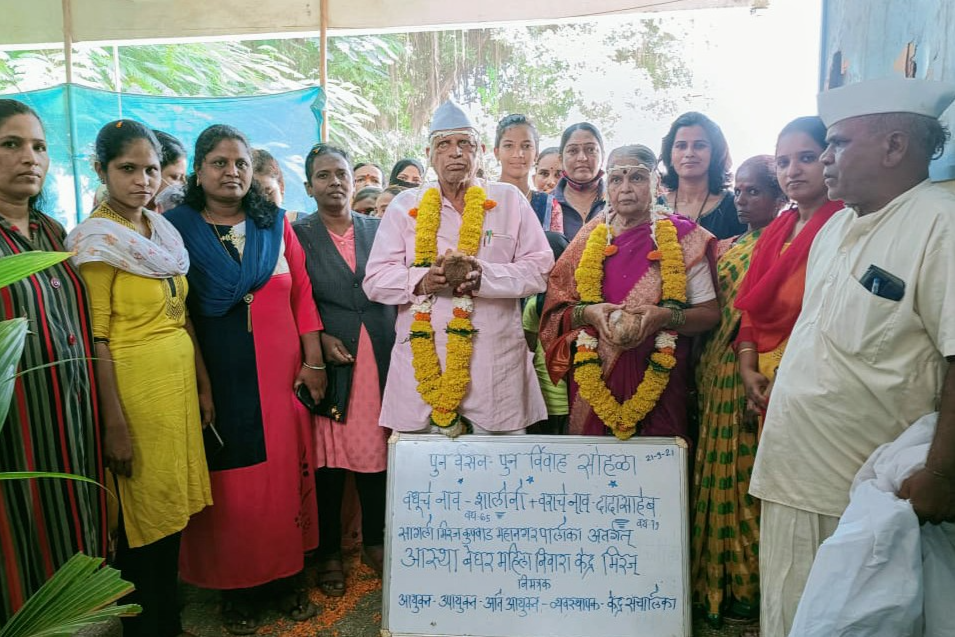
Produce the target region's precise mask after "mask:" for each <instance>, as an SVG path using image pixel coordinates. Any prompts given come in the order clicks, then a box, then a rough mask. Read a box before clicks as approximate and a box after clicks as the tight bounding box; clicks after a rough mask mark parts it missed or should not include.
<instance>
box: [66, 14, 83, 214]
mask: <svg viewBox="0 0 955 637" xmlns="http://www.w3.org/2000/svg"><path fill="white" fill-rule="evenodd" d="M63 61H64V63H65V65H66V86H65V87H64V91H63V96H64V100H65V104H64V105H65V107H66V121H67V124H68V130H69V135H68V136H67V137H68V139H69V146H70V168H72V169H73V199H74V202H75V206H76V208H75V210H76V213H75V215H74V217H73V222H74V223H79V221H80V217H81V216H82V214H83V210H82V207H83V191H82V189H81V187H80V173H79V171H78V170H77V169H76V168H77V166H76V136H77V129H76V116H75V114H74V113H73V4H72V0H63ZM67 225H69V224H67Z"/></svg>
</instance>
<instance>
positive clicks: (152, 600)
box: [67, 120, 212, 637]
mask: <svg viewBox="0 0 955 637" xmlns="http://www.w3.org/2000/svg"><path fill="white" fill-rule="evenodd" d="M96 154H97V166H96V167H97V172H98V173H99V175H100V178H101V179H103V181H104V182H105V183H106V185H107V187H108V190H109V198H108V200H107V201H106V202H104V203H103V204H101V205H100V206H99V207H98V208H97V209H96V210H95V211H94V212H93V214H92V215H91V216H90V218H89V219H87V220H86V221H84V222H83V223H82V224H80V225H79V226H78V227H77V228H76V229H75V230H74V231H73V232H72V233H71V234H70V236H69V238H68V239H67V245H68V247H69V248H71V249H73V250H75V251H76V257H75V258H74V259H75V261H76V263H77V264H78V265H79V267H80V273H81V275H82V276H83V279H84V280H85V282H86V285H87V290H88V293H89V297H90V305H91V306H92V319H93V340H94V343H95V344H96V356H97V359H98V360H97V371H98V376H99V378H100V380H101V384H100V396H99V402H100V412H101V415H102V420H103V429H104V447H105V449H104V456H105V461H106V464H107V466H108V467H109V468H110V469H111V471H112V473H113V475H114V476H115V478H116V479H115V487H116V490H117V492H118V493H117V495H118V498H119V503H120V524H119V543H118V549H117V556H116V562H117V566H118V567H119V568H120V570H121V571H122V573H123V576H124V577H125V578H126V579H128V580H130V581H132V582H133V583H134V584H135V585H136V593H135V596H136V597H137V599H136V601H137V602H138V603H140V604H141V605H142V607H143V613H142V615H140V617H138V618H135V619H134V620H132V621H130V622H129V624H128V625H125V626H124V632H125V634H126V635H133V636H145V637H175V636H177V635H179V634H180V633H182V625H181V623H180V621H179V603H178V599H177V594H176V589H177V564H178V556H179V533H180V531H182V529H183V528H184V527H185V526H186V523H187V522H188V521H189V517H190V516H191V515H192V514H194V513H196V512H198V511H199V510H201V509H202V508H203V507H205V506H207V505H210V504H212V491H211V489H210V486H209V474H208V470H207V468H206V459H205V453H204V449H203V435H202V425H203V424H209V423H210V422H211V419H212V412H211V408H210V409H200V398H199V395H200V393H202V394H203V396H202V401H201V402H202V403H203V404H204V405H211V396H210V395H209V393H208V379H207V378H206V377H205V370H204V369H203V366H202V363H201V361H202V359H201V356H197V354H196V350H195V348H194V343H193V340H192V338H191V337H190V333H189V326H188V319H187V317H186V304H185V298H186V293H187V283H186V277H185V274H186V271H187V270H188V268H189V258H188V254H187V253H186V250H185V247H184V246H183V243H182V239H181V237H180V236H179V233H178V232H177V231H176V229H175V228H174V227H173V226H172V224H170V223H169V222H168V221H166V220H165V219H163V218H162V216H161V215H158V214H155V213H152V212H149V211H147V210H145V209H144V208H143V206H145V204H146V203H148V202H149V201H150V199H151V198H152V196H153V195H154V194H155V191H156V189H157V188H158V185H159V175H160V168H159V145H158V142H157V141H156V139H155V137H154V136H153V134H152V132H151V131H150V130H149V129H147V128H146V127H145V126H143V125H142V124H139V123H138V122H133V121H130V120H121V121H119V122H113V123H111V124H107V125H106V126H105V127H104V128H103V129H102V130H101V131H100V133H99V135H98V137H97V140H96ZM197 371H198V374H197ZM197 375H198V380H199V382H198V387H199V388H201V389H202V390H203V391H202V392H199V391H198V390H197ZM111 486H113V485H111Z"/></svg>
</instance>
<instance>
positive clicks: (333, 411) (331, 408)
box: [295, 363, 355, 425]
mask: <svg viewBox="0 0 955 637" xmlns="http://www.w3.org/2000/svg"><path fill="white" fill-rule="evenodd" d="M354 369H355V366H354V365H335V364H332V363H328V364H327V366H326V368H325V375H326V377H327V378H328V385H326V387H325V396H324V397H323V398H322V400H321V401H319V402H318V403H317V404H316V403H315V401H314V400H312V395H311V394H310V393H309V391H308V387H306V386H305V385H299V386H298V390H297V391H296V392H295V395H296V396H297V397H298V399H299V402H301V403H302V404H303V405H305V408H306V409H308V410H309V411H310V412H312V413H313V414H315V415H317V416H325V417H326V418H328V419H330V420H333V421H334V422H337V423H339V424H342V425H344V424H345V418H346V417H347V415H348V397H349V395H351V379H352V373H353V372H354Z"/></svg>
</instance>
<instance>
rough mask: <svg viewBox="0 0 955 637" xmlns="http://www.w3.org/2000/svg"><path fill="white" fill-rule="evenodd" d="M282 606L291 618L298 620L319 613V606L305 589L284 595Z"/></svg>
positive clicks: (300, 620) (309, 617) (283, 610)
mask: <svg viewBox="0 0 955 637" xmlns="http://www.w3.org/2000/svg"><path fill="white" fill-rule="evenodd" d="M343 591H344V589H343ZM280 607H281V609H282V612H283V613H285V615H286V616H287V617H288V618H289V619H294V620H295V621H297V622H303V621H305V620H306V619H311V618H312V617H315V615H317V614H318V607H317V606H316V605H315V604H313V603H312V602H311V600H309V598H308V592H307V591H305V590H297V591H292V592H291V593H289V594H288V595H286V596H285V597H283V598H282V601H281V606H280Z"/></svg>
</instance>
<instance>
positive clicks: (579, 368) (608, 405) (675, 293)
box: [574, 217, 686, 440]
mask: <svg viewBox="0 0 955 637" xmlns="http://www.w3.org/2000/svg"><path fill="white" fill-rule="evenodd" d="M652 235H653V240H654V244H655V245H656V249H655V250H652V251H651V252H650V253H649V254H648V255H647V258H648V259H651V260H654V261H660V277H661V279H662V300H661V301H660V305H662V306H663V307H685V306H686V267H685V265H684V263H683V249H682V247H681V246H680V241H679V237H678V235H677V231H676V226H674V225H673V222H672V221H670V220H669V219H668V218H666V217H662V218H659V219H657V220H656V221H654V222H653V227H652ZM612 241H613V232H612V229H611V228H610V223H609V220H608V221H607V222H605V223H602V224H600V225H599V226H597V227H596V228H594V230H593V231H592V232H591V233H590V236H589V237H588V238H587V243H586V245H585V247H584V252H583V255H582V256H581V258H580V263H579V264H578V266H577V270H576V271H575V272H574V276H575V278H576V280H577V293H578V295H579V296H580V301H581V303H587V304H592V303H603V300H604V298H603V278H604V261H605V260H606V259H607V257H608V256H611V255H613V254H616V246H614V245H613V243H612ZM676 341H677V333H676V332H674V331H672V330H662V331H660V332H659V333H657V335H656V336H655V339H654V343H655V346H656V351H655V352H654V353H653V354H651V355H650V359H649V360H648V361H647V371H646V373H644V376H643V380H642V381H641V382H640V385H638V386H637V391H636V392H635V393H634V395H633V396H631V397H630V398H629V399H627V400H626V401H624V402H623V403H622V404H621V403H620V402H619V401H617V399H616V398H615V397H614V395H613V393H611V391H610V389H609V388H608V387H607V384H606V383H605V382H604V378H603V372H602V370H601V365H602V361H601V360H600V356H599V355H598V354H597V344H598V341H597V338H596V336H594V334H593V331H592V330H591V329H589V328H588V329H584V330H581V331H580V333H579V334H578V336H577V340H576V346H577V349H576V352H575V354H574V380H575V381H576V382H577V385H578V386H579V388H580V390H579V391H580V395H581V396H582V397H583V398H584V400H586V401H587V403H588V404H589V405H590V406H591V408H592V409H593V410H594V413H595V414H597V417H598V418H600V420H601V421H602V422H603V423H604V424H605V425H607V427H609V428H610V430H611V431H613V433H614V435H615V436H616V437H617V438H619V439H621V440H626V439H628V438H630V437H631V436H633V435H634V434H635V433H636V431H637V425H638V424H639V423H640V422H642V421H643V419H644V418H646V417H647V414H649V413H650V411H651V410H653V408H654V407H656V404H657V402H659V400H660V396H662V395H663V392H664V390H665V389H666V387H667V383H668V382H669V380H670V371H671V370H672V369H673V368H674V367H676Z"/></svg>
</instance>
